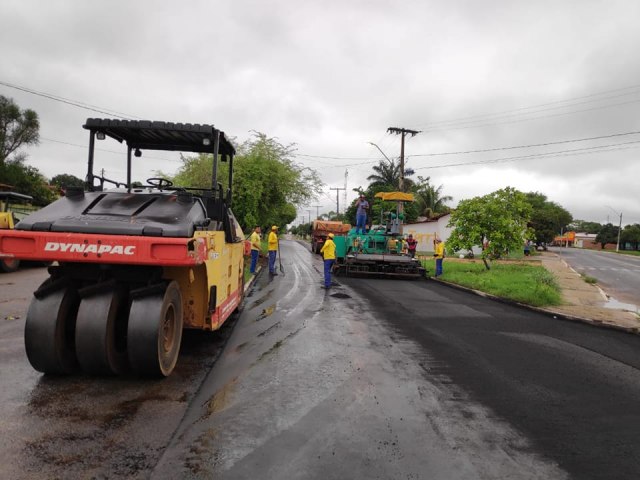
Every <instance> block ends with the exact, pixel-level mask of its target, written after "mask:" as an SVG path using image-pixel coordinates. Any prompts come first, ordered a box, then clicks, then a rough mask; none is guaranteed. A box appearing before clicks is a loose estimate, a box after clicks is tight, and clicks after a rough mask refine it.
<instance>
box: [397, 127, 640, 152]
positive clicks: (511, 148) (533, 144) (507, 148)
mask: <svg viewBox="0 0 640 480" xmlns="http://www.w3.org/2000/svg"><path fill="white" fill-rule="evenodd" d="M639 133H640V131H636V132H625V133H613V134H611V135H601V136H598V137H589V138H576V139H573V140H560V141H557V142H545V143H532V144H530V145H516V146H511V147H496V148H485V149H481V150H465V151H460V152H442V153H420V154H414V155H407V158H409V157H437V156H442V155H463V154H467V153H484V152H496V151H499V150H515V149H518V148H532V147H546V146H549V145H560V144H563V143H575V142H586V141H589V140H600V139H602V138H613V137H623V136H625V135H636V134H639Z"/></svg>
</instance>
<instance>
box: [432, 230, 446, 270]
mask: <svg viewBox="0 0 640 480" xmlns="http://www.w3.org/2000/svg"><path fill="white" fill-rule="evenodd" d="M433 242H434V253H433V256H434V257H435V258H436V277H439V276H440V275H442V261H443V260H444V242H443V241H442V240H440V239H439V238H436V239H435V240H434V241H433Z"/></svg>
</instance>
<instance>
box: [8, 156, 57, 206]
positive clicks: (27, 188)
mask: <svg viewBox="0 0 640 480" xmlns="http://www.w3.org/2000/svg"><path fill="white" fill-rule="evenodd" d="M0 183H6V184H9V185H11V186H12V187H13V189H14V190H15V191H16V192H18V193H24V194H25V195H31V196H32V197H33V203H34V205H38V206H45V205H47V204H49V203H51V202H52V201H53V200H55V198H56V195H55V194H54V192H52V191H51V189H50V188H49V186H48V185H47V180H46V178H45V177H44V176H43V175H42V174H41V173H40V171H39V170H38V169H37V168H35V167H32V166H30V165H24V164H23V163H22V158H21V156H20V155H15V156H14V158H13V159H11V160H8V161H7V162H6V163H5V164H4V165H0Z"/></svg>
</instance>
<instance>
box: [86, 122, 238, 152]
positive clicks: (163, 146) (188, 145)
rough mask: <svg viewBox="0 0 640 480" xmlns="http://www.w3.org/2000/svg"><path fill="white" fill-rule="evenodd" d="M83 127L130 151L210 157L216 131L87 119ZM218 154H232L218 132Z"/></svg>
mask: <svg viewBox="0 0 640 480" xmlns="http://www.w3.org/2000/svg"><path fill="white" fill-rule="evenodd" d="M83 127H84V128H86V129H87V130H90V131H92V132H103V133H104V134H105V135H108V136H109V137H111V138H113V139H115V140H117V141H119V142H122V141H125V142H127V145H129V147H131V148H139V149H141V150H145V149H146V150H172V151H183V152H204V153H213V148H214V141H213V139H214V134H215V132H216V131H219V130H216V128H215V127H214V126H213V125H200V124H197V123H196V124H191V123H172V122H153V121H150V120H114V119H100V118H88V119H87V122H86V123H85V124H84V125H83ZM207 140H208V142H207ZM206 143H208V145H207V144H206ZM218 152H219V153H220V154H221V155H234V154H235V149H234V148H233V145H231V142H229V140H227V138H226V137H225V135H224V132H221V131H220V147H219V149H218Z"/></svg>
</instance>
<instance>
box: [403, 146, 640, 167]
mask: <svg viewBox="0 0 640 480" xmlns="http://www.w3.org/2000/svg"><path fill="white" fill-rule="evenodd" d="M633 144H640V140H635V141H633V142H624V143H614V144H611V145H598V146H594V147H584V148H576V149H571V150H559V151H557V152H547V153H535V154H531V155H520V156H515V157H503V158H495V159H490V160H475V161H471V162H462V163H450V164H444V165H431V166H426V167H416V168H414V170H427V169H434V168H446V167H462V166H468V165H483V164H488V163H500V162H511V161H517V160H527V159H532V158H548V157H556V156H569V155H582V154H585V153H598V152H601V151H614V150H623V149H626V148H623V147H624V146H625V145H633ZM610 147H614V148H610ZM616 147H620V148H616ZM637 147H640V145H637V146H636V147H627V148H637ZM607 148H610V149H609V150H605V149H607Z"/></svg>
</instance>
